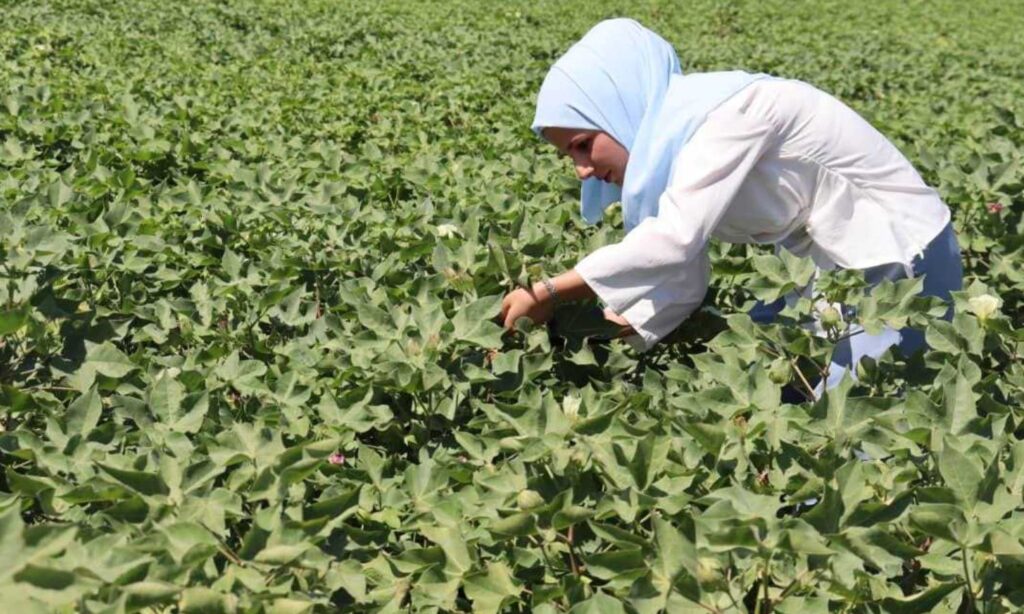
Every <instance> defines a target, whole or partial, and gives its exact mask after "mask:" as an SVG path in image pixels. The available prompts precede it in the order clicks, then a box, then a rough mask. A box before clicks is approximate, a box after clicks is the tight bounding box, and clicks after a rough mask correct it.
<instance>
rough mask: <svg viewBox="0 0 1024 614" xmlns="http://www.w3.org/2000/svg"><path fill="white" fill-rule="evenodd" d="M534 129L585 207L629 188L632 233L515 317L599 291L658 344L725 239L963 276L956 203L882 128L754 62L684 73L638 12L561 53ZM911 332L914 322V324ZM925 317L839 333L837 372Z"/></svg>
mask: <svg viewBox="0 0 1024 614" xmlns="http://www.w3.org/2000/svg"><path fill="white" fill-rule="evenodd" d="M533 130H534V132H536V133H537V134H538V135H540V136H542V137H543V138H544V139H546V140H547V141H549V142H550V143H551V144H553V145H554V146H555V147H557V148H558V149H559V150H560V151H561V152H562V153H564V154H565V155H567V156H569V157H570V158H571V159H572V161H573V164H574V165H575V167H576V173H577V175H578V176H579V178H580V180H581V181H582V182H583V183H582V196H581V200H582V214H583V218H584V219H585V220H586V221H587V222H589V223H594V222H596V221H598V220H599V219H600V218H601V216H602V213H603V211H604V209H605V208H606V207H608V206H609V205H610V204H612V203H614V202H618V201H621V203H622V207H623V218H624V220H625V225H626V230H627V235H626V237H625V238H624V239H623V240H622V241H621V242H619V243H617V244H614V245H609V246H606V247H603V248H601V249H598V250H596V251H595V252H593V253H592V254H590V255H588V256H587V257H585V258H584V259H583V260H582V261H580V262H579V263H578V264H577V265H576V267H575V268H574V269H573V270H571V271H569V272H566V273H564V274H562V275H559V276H557V277H555V278H553V279H545V280H543V281H542V282H538V283H537V284H535V285H534V286H533V287H532V288H531V289H530V290H529V291H528V290H525V289H520V290H516V291H514V292H512V293H510V294H508V295H507V296H506V297H505V299H504V301H503V304H502V313H501V317H502V319H503V322H504V325H505V327H506V328H511V327H512V326H514V323H515V321H516V319H518V318H520V317H523V316H525V317H528V318H530V319H531V320H533V321H534V322H536V323H541V322H546V321H548V320H549V319H550V318H551V315H552V313H553V309H554V305H555V303H556V302H558V301H565V300H577V299H585V298H591V297H594V296H597V297H599V298H600V299H601V300H602V301H603V302H604V303H605V304H606V305H607V306H608V311H606V314H607V317H608V318H609V319H611V320H613V321H616V322H617V323H619V324H621V325H623V326H624V327H626V329H625V332H626V333H627V334H628V335H629V336H628V337H627V339H628V340H629V341H630V342H631V343H632V344H633V345H634V346H635V347H637V348H639V349H641V350H646V349H649V348H650V347H651V346H653V345H654V344H655V343H657V342H658V341H659V340H660V339H661V338H663V337H664V336H665V335H666V334H668V333H669V332H671V331H672V330H673V329H674V328H676V326H678V325H679V324H680V323H681V322H682V321H683V320H684V319H685V318H686V317H687V316H688V315H690V313H692V312H693V311H694V310H695V309H696V308H697V307H698V306H699V305H700V303H701V301H702V299H703V297H704V294H705V292H706V290H707V286H708V275H709V270H710V265H709V260H708V254H707V244H708V241H709V240H710V239H711V238H712V237H715V238H718V239H720V240H724V241H730V242H740V243H762V244H765V243H771V244H775V245H778V246H781V247H783V248H785V249H788V250H790V251H791V252H793V253H795V254H798V255H801V256H808V257H810V258H812V259H813V260H814V262H815V264H816V265H817V266H818V267H819V268H821V269H833V268H836V267H841V268H846V269H860V270H864V271H865V274H866V277H867V279H868V280H869V282H873V283H877V282H878V281H881V279H883V278H890V279H894V278H898V277H903V276H906V275H908V274H913V275H915V276H920V275H925V281H924V291H923V294H925V295H931V296H939V297H942V298H944V299H946V300H949V298H950V295H949V292H950V291H951V290H957V289H959V288H960V287H961V283H962V269H961V263H960V255H959V248H958V247H957V242H956V237H955V235H954V233H953V229H952V225H951V224H950V212H949V209H948V208H947V207H946V205H945V204H943V202H942V201H941V199H940V198H939V196H938V194H937V193H936V192H935V191H934V190H933V189H931V188H929V187H928V186H927V185H925V183H924V181H923V180H922V179H921V177H920V175H918V173H917V172H916V171H915V170H914V168H913V167H912V166H911V164H910V162H909V161H907V159H906V158H905V157H904V156H903V155H902V154H901V153H900V152H899V151H898V150H897V149H896V147H895V146H893V145H892V143H890V142H889V141H888V140H887V139H886V138H885V137H884V136H882V134H880V133H879V132H878V131H877V130H875V129H874V128H872V127H871V126H870V125H869V124H868V123H867V122H866V121H865V120H864V119H863V118H861V117H860V116H859V115H857V114H856V113H855V112H854V111H853V110H851V109H850V108H849V107H847V106H846V105H844V104H843V103H841V102H840V101H838V100H836V99H835V98H833V97H831V96H830V95H828V94H826V93H824V92H821V91H820V90H817V89H815V88H814V87H812V86H810V85H808V84H806V83H802V82H800V81H794V80H788V79H777V78H773V77H770V76H768V75H763V74H748V73H745V72H741V71H733V72H720V73H703V74H691V75H686V76H684V75H682V74H681V72H680V68H679V60H678V58H677V57H676V54H675V52H674V50H673V49H672V47H671V45H669V44H668V43H667V42H666V41H665V40H664V39H662V38H661V37H659V36H658V35H657V34H655V33H653V32H651V31H650V30H647V29H646V28H644V27H643V26H641V25H640V24H638V23H637V22H635V21H633V20H629V19H612V20H608V21H604V22H601V23H599V24H598V25H597V26H595V27H594V28H593V29H592V30H590V32H588V33H587V34H586V36H584V37H583V39H581V40H580V41H579V42H578V43H576V44H575V45H573V47H572V48H570V49H569V51H568V52H566V53H565V55H563V56H562V57H561V58H560V59H559V60H558V61H557V62H556V63H555V64H554V66H553V67H552V68H551V70H550V71H549V73H548V75H547V77H546V78H545V80H544V83H543V85H542V86H541V90H540V93H539V95H538V98H537V112H536V117H535V119H534V123H533ZM901 333H902V334H901ZM923 342H924V339H923V335H921V334H920V332H918V331H909V330H908V331H893V330H889V331H885V332H883V333H882V334H881V335H868V334H866V333H861V334H858V335H854V336H852V337H850V338H849V339H848V340H847V341H844V342H843V344H841V345H840V347H837V349H836V353H835V356H834V361H835V363H836V364H834V365H833V368H832V369H830V373H831V375H830V378H829V382H827V385H828V386H831V385H834V384H835V383H837V382H838V381H839V379H840V378H841V377H842V373H843V371H844V370H845V368H849V367H850V366H852V365H854V364H855V363H856V361H857V360H859V359H860V357H862V356H865V355H870V356H878V355H880V354H881V353H883V352H884V351H885V350H886V349H887V348H888V347H891V346H892V345H894V344H899V346H900V349H901V350H902V351H903V352H904V353H907V354H909V353H910V352H912V351H914V350H916V349H918V348H919V347H921V346H922V345H923Z"/></svg>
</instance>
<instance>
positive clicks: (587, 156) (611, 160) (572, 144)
mask: <svg viewBox="0 0 1024 614" xmlns="http://www.w3.org/2000/svg"><path fill="white" fill-rule="evenodd" d="M541 134H543V135H544V138H545V139H547V140H548V142H550V143H551V144H552V145H554V146H555V147H557V148H558V150H559V151H560V152H562V153H563V154H565V155H567V156H569V157H570V158H572V163H573V166H575V167H576V176H577V177H579V178H580V181H583V180H584V179H589V178H590V177H597V178H598V179H600V180H602V181H604V182H606V183H614V184H615V185H618V186H621V185H622V180H623V178H625V176H626V163H627V162H629V152H628V151H626V148H625V147H623V146H622V145H620V144H619V142H618V141H616V140H615V139H613V138H612V137H611V136H609V135H608V133H606V132H601V131H600V130H583V129H581V128H554V127H552V128H544V129H543V130H541Z"/></svg>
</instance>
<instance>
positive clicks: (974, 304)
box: [967, 294, 1002, 320]
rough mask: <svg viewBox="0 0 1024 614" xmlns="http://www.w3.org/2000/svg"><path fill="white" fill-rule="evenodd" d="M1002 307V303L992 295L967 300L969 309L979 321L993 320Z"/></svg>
mask: <svg viewBox="0 0 1024 614" xmlns="http://www.w3.org/2000/svg"><path fill="white" fill-rule="evenodd" d="M1000 305H1002V301H1000V300H999V298H998V297H995V296H992V295H991V294H982V295H979V296H972V297H971V298H969V299H967V308H968V309H970V310H971V313H973V314H974V315H976V316H978V319H979V320H987V319H989V318H991V317H992V316H993V315H995V314H996V313H997V312H998V311H999V306H1000Z"/></svg>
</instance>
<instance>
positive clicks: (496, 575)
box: [462, 563, 522, 614]
mask: <svg viewBox="0 0 1024 614" xmlns="http://www.w3.org/2000/svg"><path fill="white" fill-rule="evenodd" d="M462 587H463V590H465V591H466V596H467V597H469V599H470V600H471V601H472V602H473V612H475V613H477V614H496V613H497V612H499V611H501V608H502V605H503V604H504V603H505V602H506V600H508V599H510V598H513V597H516V596H517V595H519V593H520V591H521V590H522V588H521V587H519V586H518V585H517V584H516V582H515V581H514V580H513V577H512V572H511V570H510V569H509V568H508V566H507V565H505V564H503V563H492V564H490V565H488V566H487V572H486V573H478V574H472V575H468V576H466V577H465V578H464V579H463V581H462Z"/></svg>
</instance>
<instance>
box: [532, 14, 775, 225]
mask: <svg viewBox="0 0 1024 614" xmlns="http://www.w3.org/2000/svg"><path fill="white" fill-rule="evenodd" d="M766 76H767V75H762V74H757V75H752V74H749V73H746V72H742V71H732V72H716V73H695V74H692V75H687V76H683V74H682V71H681V70H680V68H679V58H678V57H676V52H675V50H673V49H672V45H670V44H669V43H668V42H667V41H665V39H663V38H661V37H660V36H658V35H657V34H655V33H654V32H652V31H650V30H648V29H647V28H645V27H643V26H642V25H640V24H639V23H637V22H636V21H633V20H632V19H608V20H605V21H602V22H600V23H598V24H597V25H596V26H594V27H593V28H591V30H590V31H589V32H587V34H586V35H585V36H584V37H583V38H582V39H580V40H579V42H577V43H576V44H575V45H573V46H572V47H570V48H569V50H568V51H567V52H565V55H563V56H562V57H560V58H559V59H558V61H557V62H555V64H554V66H552V67H551V70H550V71H548V74H547V76H546V77H545V78H544V83H543V85H541V88H540V93H539V94H538V95H537V114H536V115H535V117H534V120H533V126H532V128H533V131H534V132H535V133H537V134H538V135H540V134H541V129H542V128H547V127H561V128H582V129H588V130H600V131H603V132H606V133H608V134H609V135H610V136H611V137H612V138H614V139H615V140H616V141H618V142H619V143H620V144H621V145H622V146H623V147H625V148H626V149H627V150H628V151H629V163H628V164H627V165H626V174H625V177H624V178H623V186H622V187H621V188H620V187H619V186H617V185H614V184H611V183H605V182H603V181H601V180H600V179H597V178H596V177H591V178H589V179H586V180H584V181H583V188H582V193H581V196H580V201H581V213H582V215H583V219H584V220H585V221H586V222H587V223H589V224H594V223H596V222H598V221H599V220H600V219H601V218H602V217H603V215H604V210H605V209H606V208H608V205H611V204H612V203H614V202H618V201H621V202H622V209H623V219H624V221H625V225H626V230H627V231H629V230H632V229H633V228H635V227H636V225H637V224H639V223H640V222H641V221H643V219H644V218H646V217H649V216H654V215H657V214H658V199H659V197H660V196H661V194H662V192H664V191H665V186H666V185H668V181H669V178H670V177H671V175H672V173H673V172H674V170H675V169H673V162H674V161H675V159H676V156H677V155H678V154H679V151H680V150H681V149H682V147H683V146H684V145H685V144H686V143H687V141H689V140H690V137H691V136H693V133H694V132H695V131H696V130H697V128H698V127H700V125H701V124H702V123H704V118H705V117H706V116H707V114H708V113H710V112H711V111H712V110H714V108H715V107H717V106H718V105H719V104H721V103H722V102H724V101H725V100H726V99H728V98H729V97H730V96H732V95H733V94H735V93H736V92H738V91H739V90H741V89H743V88H744V87H746V86H747V85H748V84H750V83H751V82H753V81H755V80H757V79H761V78H764V77H766Z"/></svg>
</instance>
